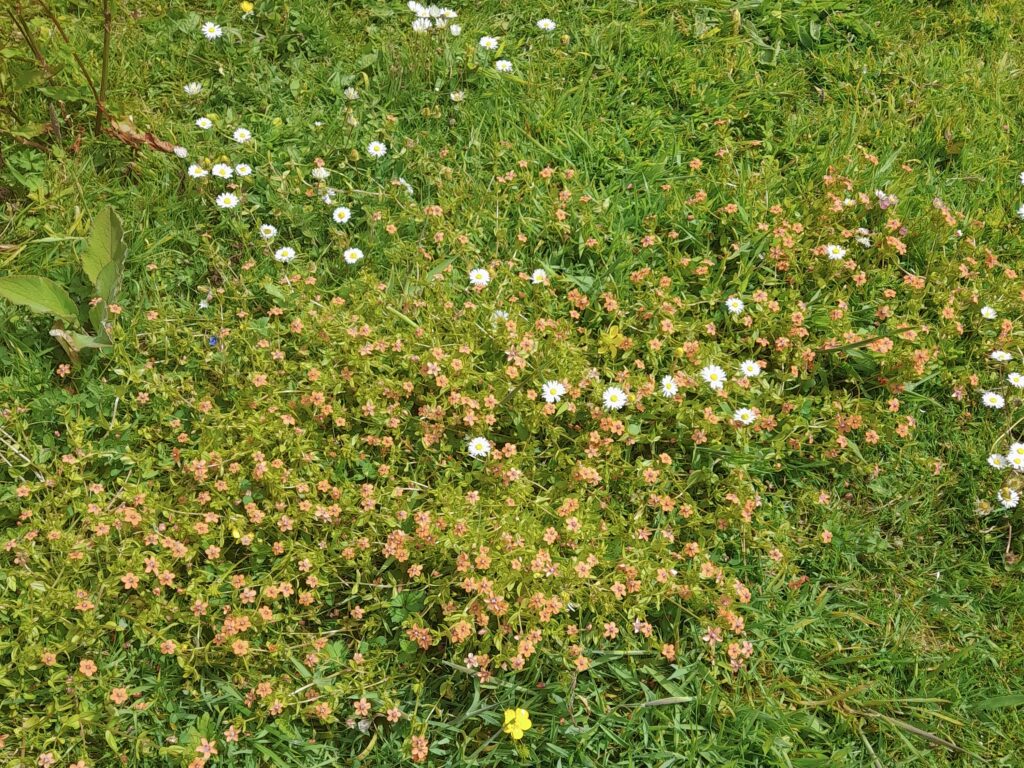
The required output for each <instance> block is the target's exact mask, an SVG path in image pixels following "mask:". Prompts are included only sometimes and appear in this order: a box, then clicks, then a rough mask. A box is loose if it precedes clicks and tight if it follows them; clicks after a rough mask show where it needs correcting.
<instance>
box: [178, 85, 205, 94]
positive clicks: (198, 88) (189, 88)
mask: <svg viewBox="0 0 1024 768" xmlns="http://www.w3.org/2000/svg"><path fill="white" fill-rule="evenodd" d="M182 90H183V91H185V95H186V96H198V95H199V94H200V93H201V92H202V90H203V84H202V83H196V82H192V83H185V86H184V88H182Z"/></svg>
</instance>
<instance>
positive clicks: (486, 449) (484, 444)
mask: <svg viewBox="0 0 1024 768" xmlns="http://www.w3.org/2000/svg"><path fill="white" fill-rule="evenodd" d="M466 450H467V451H468V452H469V455H470V456H472V457H473V458H474V459H486V458H487V454H489V453H490V452H491V441H490V440H488V439H487V438H486V437H474V438H473V439H471V440H470V441H469V443H467V444H466Z"/></svg>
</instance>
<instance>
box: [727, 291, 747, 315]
mask: <svg viewBox="0 0 1024 768" xmlns="http://www.w3.org/2000/svg"><path fill="white" fill-rule="evenodd" d="M743 307H744V304H743V300H742V299H738V298H736V297H735V296H730V297H729V298H728V299H726V300H725V308H726V309H728V310H729V312H731V313H732V314H734V315H738V314H739V313H740V312H742V311H743Z"/></svg>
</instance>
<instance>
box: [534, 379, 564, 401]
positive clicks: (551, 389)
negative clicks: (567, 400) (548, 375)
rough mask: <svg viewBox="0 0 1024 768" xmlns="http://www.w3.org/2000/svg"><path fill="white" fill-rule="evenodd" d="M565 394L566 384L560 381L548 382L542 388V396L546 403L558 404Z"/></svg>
mask: <svg viewBox="0 0 1024 768" xmlns="http://www.w3.org/2000/svg"><path fill="white" fill-rule="evenodd" d="M564 394H565V384H563V383H562V382H560V381H546V382H544V385H543V386H542V387H541V388H540V395H541V397H543V398H544V402H546V403H557V402H558V401H559V400H561V399H562V395H564Z"/></svg>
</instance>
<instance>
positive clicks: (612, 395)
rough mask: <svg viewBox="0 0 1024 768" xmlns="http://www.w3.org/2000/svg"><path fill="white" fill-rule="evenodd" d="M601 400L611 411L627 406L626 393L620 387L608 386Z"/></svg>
mask: <svg viewBox="0 0 1024 768" xmlns="http://www.w3.org/2000/svg"><path fill="white" fill-rule="evenodd" d="M601 400H602V401H603V402H604V407H605V409H606V410H609V411H621V410H622V409H623V408H625V407H626V393H625V392H623V391H622V390H621V389H619V388H618V387H608V389H606V390H605V391H604V392H602V393H601Z"/></svg>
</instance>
